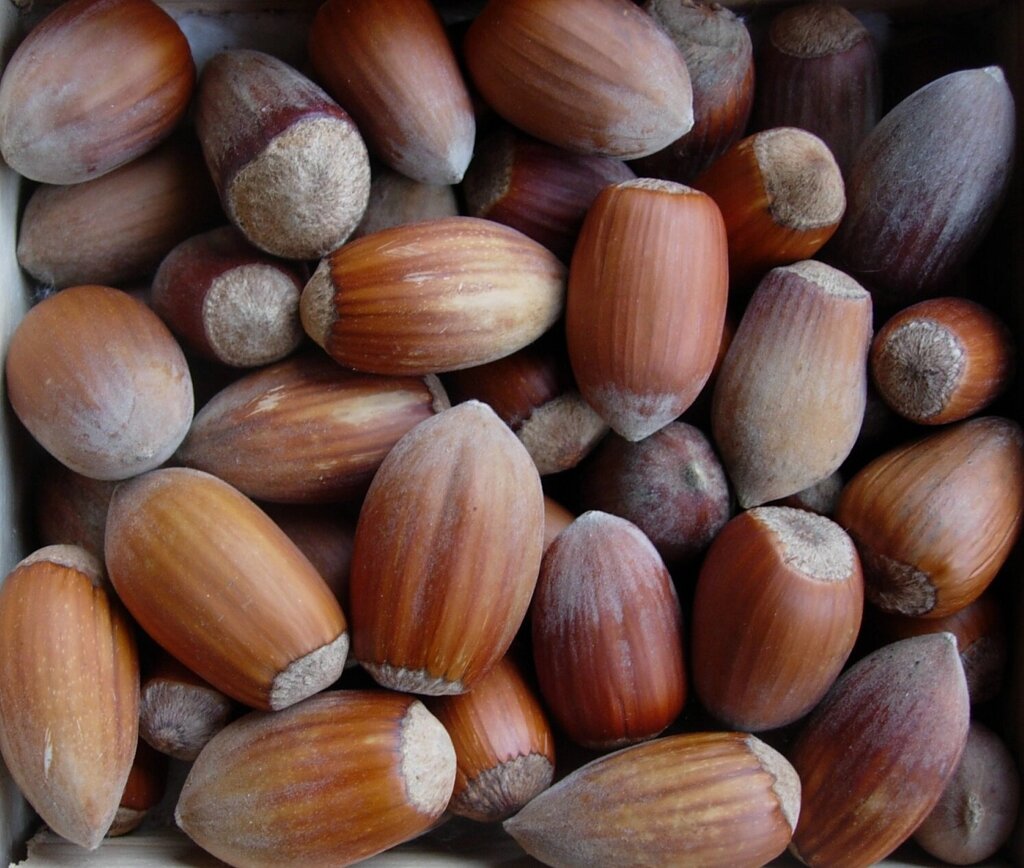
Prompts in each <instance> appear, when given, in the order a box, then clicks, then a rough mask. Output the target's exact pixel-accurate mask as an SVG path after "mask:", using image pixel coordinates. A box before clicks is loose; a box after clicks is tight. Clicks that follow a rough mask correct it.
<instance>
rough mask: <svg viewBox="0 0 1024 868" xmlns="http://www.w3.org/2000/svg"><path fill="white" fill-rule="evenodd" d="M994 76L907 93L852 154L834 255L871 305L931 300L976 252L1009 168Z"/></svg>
mask: <svg viewBox="0 0 1024 868" xmlns="http://www.w3.org/2000/svg"><path fill="white" fill-rule="evenodd" d="M1014 117H1015V115H1014V100H1013V96H1012V94H1011V92H1010V88H1009V86H1008V85H1007V83H1006V78H1005V76H1004V75H1003V71H1002V70H1001V69H1000V68H999V67H995V66H990V67H985V68H983V69H968V70H961V71H959V72H954V73H950V74H949V75H946V76H943V77H942V78H939V79H936V80H934V81H932V82H931V83H929V84H926V85H925V86H924V87H922V88H920V89H919V90H917V91H915V92H914V93H912V94H911V95H910V96H908V97H907V98H906V99H904V100H903V101H902V102H901V103H899V104H898V105H897V106H895V107H894V108H893V109H891V110H890V111H889V112H888V114H886V115H885V117H883V118H882V120H881V121H879V123H878V124H877V125H876V126H875V127H874V129H872V131H871V133H870V134H869V135H868V136H867V138H866V139H865V140H864V142H863V144H862V145H861V147H860V149H859V150H858V151H857V155H856V158H855V160H854V162H853V166H852V168H851V170H850V176H849V182H848V184H847V192H848V203H847V211H846V214H845V216H844V218H843V222H842V224H841V226H840V227H839V231H838V232H837V233H836V251H835V252H836V256H837V257H838V258H839V261H840V262H841V263H842V266H841V267H843V268H844V269H846V270H849V272H850V273H851V274H852V275H853V276H854V277H857V278H858V279H862V280H863V282H864V284H865V286H867V287H868V288H869V289H870V290H871V292H872V294H873V295H874V296H875V299H876V302H877V303H878V304H879V305H880V306H886V307H899V306H902V305H905V304H908V303H910V302H911V301H917V300H919V299H920V298H922V297H925V296H929V295H937V294H939V293H940V292H941V291H942V288H943V287H944V286H946V285H948V283H949V281H950V280H951V279H952V278H953V277H954V275H955V273H956V272H957V270H958V269H959V268H960V267H961V266H962V265H963V264H964V263H965V262H966V260H967V259H968V258H969V257H970V255H971V254H972V253H973V252H974V251H975V250H976V249H977V246H978V244H979V243H980V242H981V240H982V238H983V237H984V235H985V233H986V232H987V230H988V228H989V226H990V225H991V222H992V220H993V218H994V216H995V213H996V210H997V208H998V207H999V205H1000V204H1001V203H1002V200H1003V198H1004V194H1005V192H1006V189H1007V185H1008V183H1009V177H1010V168H1011V166H1012V165H1013V153H1014V135H1015V121H1014Z"/></svg>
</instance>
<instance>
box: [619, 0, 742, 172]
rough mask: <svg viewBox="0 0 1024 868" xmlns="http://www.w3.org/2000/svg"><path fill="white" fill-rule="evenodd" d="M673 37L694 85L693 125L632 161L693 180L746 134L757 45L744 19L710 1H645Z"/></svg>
mask: <svg viewBox="0 0 1024 868" xmlns="http://www.w3.org/2000/svg"><path fill="white" fill-rule="evenodd" d="M643 8H644V10H645V11H646V12H647V13H648V14H649V15H650V16H651V17H652V18H653V19H654V20H655V21H656V22H657V24H658V26H659V27H661V28H662V29H663V30H664V31H665V32H666V33H668V35H669V36H670V37H671V38H672V41H673V42H674V43H675V45H676V48H678V49H679V52H680V54H682V56H683V59H684V60H685V61H686V69H687V71H688V72H689V74H690V87H691V89H692V90H693V127H692V129H690V131H689V132H687V133H685V134H684V135H683V136H682V137H681V138H679V139H677V140H676V141H674V142H673V143H672V144H670V145H669V146H668V147H667V148H663V149H662V150H660V151H658V152H657V153H654V154H651V155H650V156H649V157H644V158H642V159H640V160H638V161H636V162H635V163H634V164H633V168H634V169H636V171H637V174H639V175H645V176H648V177H654V178H666V179H668V180H670V181H679V182H681V183H683V184H690V183H692V182H693V180H694V178H696V177H697V176H698V175H699V174H700V173H701V172H702V171H703V170H704V169H706V168H707V167H708V166H709V165H711V163H713V162H714V161H715V160H716V159H717V158H718V157H720V156H721V155H722V153H724V152H725V151H726V150H728V148H729V147H730V146H731V145H732V144H734V143H735V142H736V140H737V139H739V138H740V136H742V135H743V132H744V130H746V128H747V122H748V121H749V119H750V112H751V109H752V107H753V103H754V48H753V42H752V40H751V38H750V30H749V29H748V27H747V24H746V22H745V21H744V19H743V18H741V17H740V16H739V15H738V14H736V13H735V12H733V11H732V10H731V9H727V8H725V7H724V6H721V5H719V4H718V3H714V2H710V0H646V2H645V3H644V4H643Z"/></svg>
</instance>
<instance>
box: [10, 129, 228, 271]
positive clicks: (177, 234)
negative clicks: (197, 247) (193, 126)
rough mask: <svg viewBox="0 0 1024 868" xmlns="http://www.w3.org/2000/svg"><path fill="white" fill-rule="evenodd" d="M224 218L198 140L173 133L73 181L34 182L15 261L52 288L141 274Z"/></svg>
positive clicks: (20, 230)
mask: <svg viewBox="0 0 1024 868" xmlns="http://www.w3.org/2000/svg"><path fill="white" fill-rule="evenodd" d="M220 220H223V217H222V216H221V214H220V203H219V202H218V201H217V193H216V191H215V190H214V189H213V184H212V182H211V181H210V176H209V173H208V172H207V171H206V166H205V165H204V164H203V158H202V154H200V152H199V148H198V146H197V145H196V144H195V143H194V142H191V141H187V140H184V139H182V138H174V139H171V140H170V141H168V142H166V143H165V144H163V145H161V146H160V147H159V148H156V149H155V150H153V151H151V152H149V153H147V154H145V155H143V156H141V157H139V158H138V159H136V160H133V161H132V162H130V163H128V164H126V165H124V166H121V167H120V168H119V169H115V170H114V171H112V172H109V173H107V174H106V175H103V176H102V177H100V178H96V179H94V180H92V181H85V182H83V183H80V184H65V185H42V186H39V187H37V188H36V189H35V190H34V191H33V193H32V195H31V197H29V200H28V203H27V204H26V206H25V213H24V215H23V216H22V219H21V224H20V226H19V231H18V263H19V264H20V265H21V267H22V268H24V269H25V270H26V271H27V272H28V273H29V274H31V275H32V276H33V277H34V278H35V279H36V280H39V281H42V282H43V283H46V284H49V285H53V286H55V287H57V288H58V289H60V288H64V287H68V286H75V285H77V284H84V283H100V284H105V285H108V286H120V285H122V284H123V283H125V282H127V281H132V280H138V279H141V278H148V276H149V275H150V273H151V272H152V271H153V270H154V269H155V268H156V267H157V265H159V264H160V260H161V259H162V258H163V257H164V256H165V255H166V254H167V253H168V252H169V251H170V250H171V248H173V247H174V246H175V245H176V244H178V243H180V242H181V241H184V240H185V239H186V238H188V237H189V236H190V235H192V234H194V233H196V232H201V231H203V230H205V229H208V228H209V227H211V226H213V225H214V224H216V223H217V222H218V221H220Z"/></svg>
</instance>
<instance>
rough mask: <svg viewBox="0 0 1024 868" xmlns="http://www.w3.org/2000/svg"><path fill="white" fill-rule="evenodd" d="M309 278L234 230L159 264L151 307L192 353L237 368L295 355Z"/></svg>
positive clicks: (192, 243) (196, 242)
mask: <svg viewBox="0 0 1024 868" xmlns="http://www.w3.org/2000/svg"><path fill="white" fill-rule="evenodd" d="M305 278H306V274H305V273H304V272H303V271H302V270H300V269H299V268H297V267H296V266H295V264H294V263H291V262H287V261H282V260H279V259H275V258H274V257H271V256H269V255H267V254H266V253H264V252H263V251H261V250H259V249H257V248H256V247H253V246H252V245H251V244H249V242H248V241H246V239H245V236H243V235H242V233H241V232H239V231H238V230H237V229H236V228H235V227H234V226H222V227H219V228H217V229H211V230H210V231H209V232H203V233H201V234H199V235H193V236H191V237H190V238H187V239H183V240H182V241H181V243H179V244H177V245H176V246H175V247H174V248H173V249H172V250H170V251H168V253H167V255H166V256H165V257H164V258H163V260H162V261H161V262H160V267H159V268H158V269H157V271H156V274H155V275H154V276H153V283H152V287H151V288H150V301H149V303H150V305H151V306H152V307H153V310H155V311H156V312H157V314H158V315H159V316H160V318H161V319H163V321H164V322H165V323H167V325H168V326H169V327H170V328H171V330H172V331H173V332H174V333H175V334H177V335H178V336H179V337H180V338H181V340H182V342H183V343H184V344H185V345H186V346H187V347H188V349H189V350H191V351H192V352H194V353H197V354H200V355H203V356H205V357H207V358H210V359H212V360H214V361H217V362H220V363H221V364H225V365H229V366H231V367H238V368H255V367H259V366H260V365H268V364H270V363H271V362H276V361H278V360H279V359H282V358H284V357H285V356H287V355H290V354H291V353H292V352H293V351H294V350H295V349H297V348H298V346H299V344H300V343H301V342H302V339H303V338H304V337H305V332H303V330H302V323H301V322H300V321H299V297H300V295H301V294H302V288H303V287H304V286H305Z"/></svg>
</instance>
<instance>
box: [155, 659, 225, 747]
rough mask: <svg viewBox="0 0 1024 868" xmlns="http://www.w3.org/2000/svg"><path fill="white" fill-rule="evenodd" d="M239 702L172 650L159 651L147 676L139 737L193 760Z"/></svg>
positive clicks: (220, 728)
mask: <svg viewBox="0 0 1024 868" xmlns="http://www.w3.org/2000/svg"><path fill="white" fill-rule="evenodd" d="M233 713H234V703H233V702H232V701H231V700H230V699H229V698H228V697H227V696H225V695H224V694H223V693H221V692H220V691H219V690H217V688H215V687H214V686H213V685H211V684H209V683H207V682H206V681H204V680H203V679H202V678H200V677H199V676H198V675H196V674H195V673H194V672H193V671H192V670H191V669H189V668H188V667H186V666H184V665H183V664H181V663H179V662H178V661H177V660H175V659H174V658H173V657H171V655H170V654H167V653H166V652H164V651H160V650H158V651H157V653H156V656H155V660H153V661H152V662H151V663H150V664H149V666H148V667H147V668H146V671H145V673H144V675H143V678H142V684H141V688H140V698H139V737H140V738H141V739H142V740H143V742H145V743H146V744H147V745H149V746H151V747H152V748H153V749H154V750H157V751H159V752H160V753H162V754H166V755H167V756H171V757H174V758H175V759H179V760H185V761H187V762H191V761H192V760H194V759H195V758H196V757H197V756H199V751H201V750H202V749H203V747H204V746H205V745H206V743H207V742H208V741H209V740H210V739H211V738H213V736H214V735H216V734H217V733H218V732H220V730H222V729H223V728H224V727H225V726H226V725H227V723H228V721H229V720H230V719H231V715H232V714H233Z"/></svg>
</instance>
